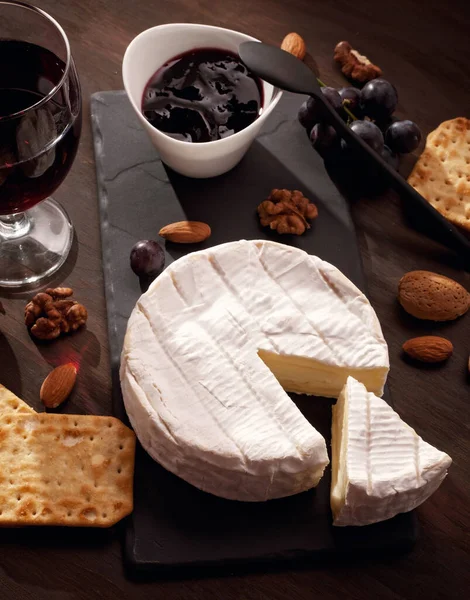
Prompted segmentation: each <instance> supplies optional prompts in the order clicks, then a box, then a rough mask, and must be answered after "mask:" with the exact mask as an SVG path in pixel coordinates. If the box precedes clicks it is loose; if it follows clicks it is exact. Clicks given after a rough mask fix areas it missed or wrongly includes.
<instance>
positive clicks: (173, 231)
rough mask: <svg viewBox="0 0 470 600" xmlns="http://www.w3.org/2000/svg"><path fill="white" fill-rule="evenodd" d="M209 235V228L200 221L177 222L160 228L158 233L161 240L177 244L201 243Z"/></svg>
mask: <svg viewBox="0 0 470 600" xmlns="http://www.w3.org/2000/svg"><path fill="white" fill-rule="evenodd" d="M210 234H211V228H210V227H209V225H208V224H207V223H202V222H201V221H178V222H176V223H170V225H166V226H165V227H162V228H161V229H160V231H159V232H158V235H161V236H162V238H165V239H166V240H168V241H169V242H176V243H177V244H195V243H197V242H203V241H204V240H207V238H208V237H209V236H210Z"/></svg>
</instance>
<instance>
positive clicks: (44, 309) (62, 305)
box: [24, 288, 88, 340]
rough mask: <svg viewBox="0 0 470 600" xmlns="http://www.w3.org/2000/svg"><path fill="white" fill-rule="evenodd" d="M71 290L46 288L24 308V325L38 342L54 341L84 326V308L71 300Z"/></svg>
mask: <svg viewBox="0 0 470 600" xmlns="http://www.w3.org/2000/svg"><path fill="white" fill-rule="evenodd" d="M72 294H73V290H72V289H71V288H48V289H47V290H46V292H40V293H39V294H36V296H34V298H33V299H32V300H31V302H28V304H27V305H26V308H25V314H24V320H25V324H26V326H27V327H28V328H30V330H31V335H33V336H34V337H36V338H38V339H39V340H54V339H56V338H58V337H59V336H60V335H61V334H62V333H69V332H71V331H76V330H77V329H79V328H80V327H82V326H83V325H85V323H86V320H87V318H88V313H87V310H86V308H85V307H84V306H83V305H82V304H79V303H78V302H76V301H75V300H71V299H70V296H71V295H72Z"/></svg>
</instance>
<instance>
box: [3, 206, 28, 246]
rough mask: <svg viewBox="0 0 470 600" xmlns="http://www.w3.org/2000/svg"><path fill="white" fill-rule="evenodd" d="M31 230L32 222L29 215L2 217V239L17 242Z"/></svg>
mask: <svg viewBox="0 0 470 600" xmlns="http://www.w3.org/2000/svg"><path fill="white" fill-rule="evenodd" d="M30 228H31V221H30V219H29V217H28V215H27V213H24V212H20V213H16V214H14V215H1V216H0V239H1V238H3V239H4V240H16V239H17V238H20V237H22V236H24V235H26V234H27V233H28V231H29V230H30Z"/></svg>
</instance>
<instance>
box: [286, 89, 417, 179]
mask: <svg viewBox="0 0 470 600" xmlns="http://www.w3.org/2000/svg"><path fill="white" fill-rule="evenodd" d="M321 91H322V94H323V95H324V96H325V98H326V100H327V101H328V102H329V103H330V104H331V106H332V107H333V108H334V109H335V110H336V111H337V112H338V113H339V114H340V115H341V116H342V117H343V119H344V120H345V121H347V122H348V123H349V126H350V127H351V129H352V130H353V131H354V133H356V134H357V135H358V136H359V137H360V138H362V139H363V140H364V141H365V142H366V143H367V144H368V145H369V146H370V147H371V148H373V149H374V150H375V152H377V153H378V154H380V155H381V157H382V158H383V159H384V160H385V161H386V162H387V163H388V164H389V165H390V166H392V167H393V168H394V169H398V164H399V154H406V153H408V152H413V150H416V148H417V147H418V146H419V143H420V141H421V131H420V130H419V127H418V126H417V125H416V123H413V122H412V121H408V120H405V121H397V120H395V121H393V117H392V115H393V112H394V111H395V109H396V107H397V103H398V95H397V91H396V89H395V87H394V86H393V85H392V84H391V83H389V82H388V81H386V80H385V79H373V80H372V81H369V83H367V84H366V85H365V86H364V87H363V88H362V89H361V90H359V89H357V88H355V87H344V88H341V89H340V90H339V91H338V90H335V89H334V88H332V87H326V86H325V87H322V88H321ZM298 118H299V121H300V123H301V124H302V126H303V127H305V129H306V130H307V133H308V135H309V137H310V142H311V144H312V146H313V147H314V148H315V150H317V152H318V153H319V154H320V156H322V157H323V158H324V159H331V158H334V157H337V156H338V155H342V156H343V157H346V158H347V157H348V154H349V153H350V149H349V148H348V145H347V144H346V142H345V141H344V140H341V139H340V138H339V136H338V134H337V133H336V130H335V129H334V128H333V127H331V126H330V125H327V124H326V123H324V122H323V119H322V106H321V105H320V104H319V103H318V102H316V101H315V98H313V97H310V98H308V100H306V101H305V102H304V103H303V104H302V106H301V107H300V110H299V116H298Z"/></svg>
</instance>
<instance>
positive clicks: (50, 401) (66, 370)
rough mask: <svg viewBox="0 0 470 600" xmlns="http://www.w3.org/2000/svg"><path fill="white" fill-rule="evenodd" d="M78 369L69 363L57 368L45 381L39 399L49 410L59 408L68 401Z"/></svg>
mask: <svg viewBox="0 0 470 600" xmlns="http://www.w3.org/2000/svg"><path fill="white" fill-rule="evenodd" d="M76 379H77V367H76V366H75V365H74V364H72V363H68V364H66V365H61V366H60V367H56V368H55V369H54V370H53V371H51V372H50V373H49V375H48V376H47V377H46V379H45V380H44V382H43V384H42V386H41V391H40V392H39V397H40V399H41V402H42V403H43V404H44V406H46V407H47V408H57V407H58V406H59V405H60V404H62V402H64V400H66V399H67V398H68V397H69V395H70V392H71V391H72V389H73V386H74V385H75V380H76Z"/></svg>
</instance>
